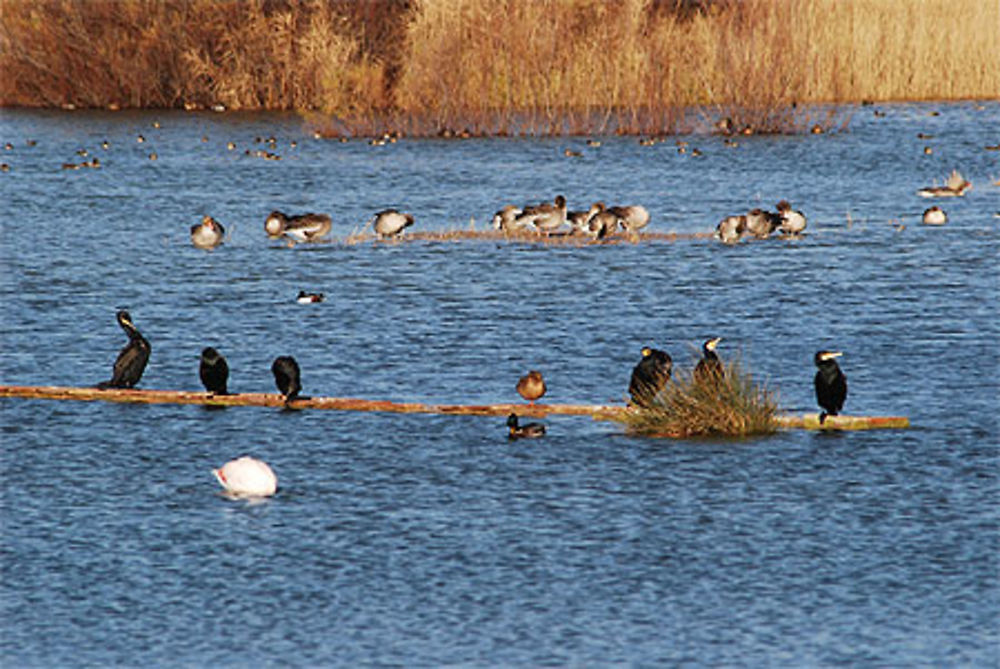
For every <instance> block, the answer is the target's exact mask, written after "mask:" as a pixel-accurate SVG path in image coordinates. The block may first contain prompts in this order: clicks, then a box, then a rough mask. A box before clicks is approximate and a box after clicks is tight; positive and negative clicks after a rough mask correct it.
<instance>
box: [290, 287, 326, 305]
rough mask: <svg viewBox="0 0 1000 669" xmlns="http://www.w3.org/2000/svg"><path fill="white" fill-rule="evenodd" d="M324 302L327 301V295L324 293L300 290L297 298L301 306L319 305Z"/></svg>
mask: <svg viewBox="0 0 1000 669" xmlns="http://www.w3.org/2000/svg"><path fill="white" fill-rule="evenodd" d="M324 300H326V295H324V294H323V293H307V292H306V291H304V290H300V291H299V295H298V297H296V298H295V301H296V302H298V303H299V304H317V303H319V302H323V301H324Z"/></svg>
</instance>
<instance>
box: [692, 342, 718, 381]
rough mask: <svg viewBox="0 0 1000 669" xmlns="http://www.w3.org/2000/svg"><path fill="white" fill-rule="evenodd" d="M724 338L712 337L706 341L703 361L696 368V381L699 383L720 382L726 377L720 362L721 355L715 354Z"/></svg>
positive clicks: (703, 348) (702, 349)
mask: <svg viewBox="0 0 1000 669" xmlns="http://www.w3.org/2000/svg"><path fill="white" fill-rule="evenodd" d="M720 341H722V337H712V338H711V339H708V340H706V341H705V343H704V344H703V345H702V347H701V360H699V361H698V364H697V365H695V368H694V380H695V381H697V382H699V383H708V382H712V381H718V380H719V379H722V378H723V377H725V375H726V372H725V369H724V368H723V367H722V361H721V360H719V354H718V353H716V352H715V349H716V347H717V346H718V345H719V342H720Z"/></svg>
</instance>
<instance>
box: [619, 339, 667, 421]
mask: <svg viewBox="0 0 1000 669" xmlns="http://www.w3.org/2000/svg"><path fill="white" fill-rule="evenodd" d="M673 366H674V361H673V359H672V358H671V357H670V354H669V353H667V352H665V351H661V350H659V349H655V348H650V347H649V346H646V347H643V349H642V360H640V361H639V364H637V365H636V366H635V368H634V369H633V370H632V379H631V380H630V381H629V384H628V392H629V394H630V395H631V396H632V402H633V403H635V404H636V405H637V406H641V407H648V406H649V405H650V403H651V402H652V401H653V399H654V398H655V397H656V396H657V395H658V394H659V393H660V391H661V390H663V387H664V386H665V385H667V381H669V380H670V371H671V370H672V369H673Z"/></svg>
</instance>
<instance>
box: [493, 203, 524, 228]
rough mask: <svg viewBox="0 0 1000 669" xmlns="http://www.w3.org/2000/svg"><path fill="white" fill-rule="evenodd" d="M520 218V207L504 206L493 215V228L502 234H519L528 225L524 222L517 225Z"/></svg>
mask: <svg viewBox="0 0 1000 669" xmlns="http://www.w3.org/2000/svg"><path fill="white" fill-rule="evenodd" d="M520 216H521V209H520V207H516V206H514V205H512V204H508V205H504V206H503V207H502V208H501V209H500V210H499V211H498V212H497V213H495V214H493V227H494V229H496V230H501V231H503V232H519V231H521V230H523V229H524V227H525V226H526V225H527V224H528V221H526V220H525V221H522V222H520V223H518V219H519V217H520Z"/></svg>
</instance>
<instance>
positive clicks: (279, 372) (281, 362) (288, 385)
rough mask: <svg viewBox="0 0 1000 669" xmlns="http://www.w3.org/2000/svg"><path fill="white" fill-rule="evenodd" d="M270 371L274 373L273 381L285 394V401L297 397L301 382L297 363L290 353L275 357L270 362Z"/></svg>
mask: <svg viewBox="0 0 1000 669" xmlns="http://www.w3.org/2000/svg"><path fill="white" fill-rule="evenodd" d="M271 373H272V374H274V383H275V385H276V386H278V391H279V392H280V393H281V394H282V395H284V396H285V402H286V403H287V402H290V401H292V400H293V399H295V398H296V397H298V394H299V391H301V390H302V383H301V381H300V380H299V363H297V362H295V358H293V357H292V356H290V355H283V356H280V357H277V358H275V359H274V362H273V363H272V364H271Z"/></svg>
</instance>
